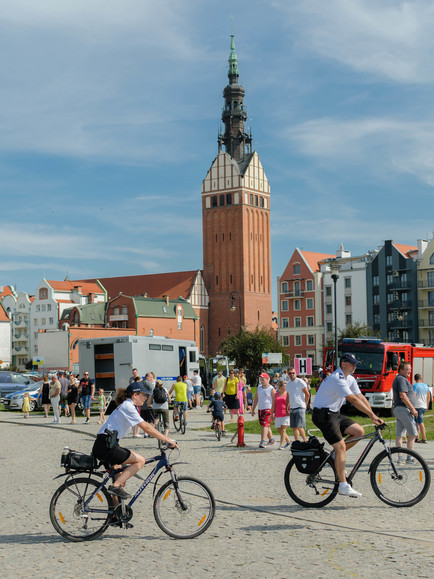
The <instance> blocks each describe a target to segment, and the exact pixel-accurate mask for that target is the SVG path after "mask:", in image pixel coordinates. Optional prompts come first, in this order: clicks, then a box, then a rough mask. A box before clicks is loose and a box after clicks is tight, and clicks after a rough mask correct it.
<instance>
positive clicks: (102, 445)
mask: <svg viewBox="0 0 434 579" xmlns="http://www.w3.org/2000/svg"><path fill="white" fill-rule="evenodd" d="M145 400H146V390H145V388H144V386H143V384H142V383H141V382H133V383H132V384H130V385H129V386H128V387H127V389H126V390H125V389H123V388H120V389H119V390H118V392H117V396H116V403H117V404H118V405H119V406H118V407H117V408H116V410H115V411H114V412H113V413H112V414H110V416H109V417H108V419H107V422H106V423H105V424H104V425H103V426H102V427H101V429H100V430H99V432H98V435H97V437H96V440H95V444H94V445H93V449H92V454H93V455H94V456H95V457H96V458H97V459H99V460H101V461H102V462H104V463H109V464H110V465H112V466H114V467H118V466H119V465H124V464H127V465H128V466H127V467H126V468H125V469H124V470H123V471H122V472H121V473H120V474H119V475H118V476H117V477H116V480H115V482H114V483H113V485H111V486H110V487H109V488H108V489H107V490H108V492H109V493H110V494H112V495H116V496H117V497H119V498H120V499H128V498H129V497H130V495H129V494H128V493H127V492H126V491H125V490H124V487H125V483H126V482H127V480H128V479H129V478H131V477H132V476H134V475H135V474H136V473H137V472H138V471H139V470H140V469H141V468H142V467H143V466H144V465H145V458H144V457H143V456H141V455H140V454H138V453H136V452H133V451H132V450H128V449H127V448H122V447H121V446H119V439H121V438H123V437H124V436H125V435H126V434H127V433H128V432H129V430H130V429H131V428H132V427H133V426H138V427H139V428H141V429H142V430H143V431H144V432H145V433H147V434H149V435H150V436H153V437H154V438H158V439H159V440H162V441H163V442H165V443H167V444H168V445H169V446H170V447H172V448H173V447H176V446H177V445H176V442H175V441H174V440H172V439H170V438H169V437H167V436H165V435H164V434H162V433H161V432H159V431H158V430H157V429H156V428H154V427H153V426H152V424H150V423H149V422H145V421H144V420H143V418H141V416H140V414H139V413H138V412H137V409H136V406H143V404H144V403H145ZM107 431H108V432H107ZM115 431H116V432H117V436H116V440H111V439H112V436H110V434H111V433H112V432H115Z"/></svg>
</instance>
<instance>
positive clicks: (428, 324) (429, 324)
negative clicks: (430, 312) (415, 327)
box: [419, 319, 434, 328]
mask: <svg viewBox="0 0 434 579" xmlns="http://www.w3.org/2000/svg"><path fill="white" fill-rule="evenodd" d="M419 328H434V320H430V319H422V320H419Z"/></svg>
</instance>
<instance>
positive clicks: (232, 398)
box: [223, 370, 240, 422]
mask: <svg viewBox="0 0 434 579" xmlns="http://www.w3.org/2000/svg"><path fill="white" fill-rule="evenodd" d="M223 396H224V398H225V404H226V406H227V407H228V408H229V414H230V415H231V419H230V420H229V422H233V421H234V411H236V413H237V416H238V415H239V413H240V401H239V400H238V378H237V377H236V376H235V371H234V370H231V371H230V372H229V378H228V379H227V380H226V384H225V386H224V388H223Z"/></svg>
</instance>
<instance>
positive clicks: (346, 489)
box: [339, 483, 362, 499]
mask: <svg viewBox="0 0 434 579" xmlns="http://www.w3.org/2000/svg"><path fill="white" fill-rule="evenodd" d="M339 494H340V495H343V496H344V497H353V498H355V499H358V498H359V497H361V496H362V493H359V492H358V491H356V490H354V489H353V488H352V486H351V485H349V484H348V483H344V484H342V485H341V484H340V485H339Z"/></svg>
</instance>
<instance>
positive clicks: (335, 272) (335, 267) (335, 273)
mask: <svg viewBox="0 0 434 579" xmlns="http://www.w3.org/2000/svg"><path fill="white" fill-rule="evenodd" d="M340 269H341V264H340V263H339V262H338V261H337V260H336V258H335V259H332V260H331V261H330V272H331V275H332V280H333V290H334V291H333V307H334V310H335V363H334V369H335V370H336V369H337V367H338V310H337V299H336V284H337V281H338V279H339V271H340Z"/></svg>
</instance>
